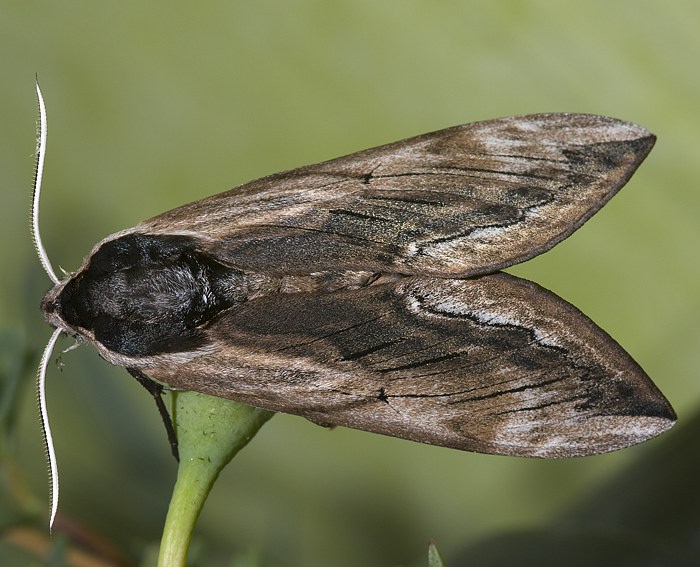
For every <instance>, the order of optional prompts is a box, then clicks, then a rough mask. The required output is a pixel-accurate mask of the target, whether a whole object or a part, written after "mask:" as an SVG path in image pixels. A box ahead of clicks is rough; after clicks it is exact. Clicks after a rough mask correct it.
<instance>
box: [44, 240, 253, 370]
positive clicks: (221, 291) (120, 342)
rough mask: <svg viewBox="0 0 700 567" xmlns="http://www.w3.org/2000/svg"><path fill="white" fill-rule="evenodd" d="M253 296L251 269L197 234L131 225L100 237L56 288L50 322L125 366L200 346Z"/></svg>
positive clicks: (47, 303) (47, 313)
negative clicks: (211, 248) (239, 266)
mask: <svg viewBox="0 0 700 567" xmlns="http://www.w3.org/2000/svg"><path fill="white" fill-rule="evenodd" d="M245 297H246V289H245V278H244V276H243V274H242V273H241V272H240V271H238V270H236V269H235V268H232V267H230V266H225V265H223V264H221V263H220V262H218V261H216V260H214V259H213V258H212V257H211V256H209V255H208V254H206V253H205V252H203V251H202V250H201V246H200V245H199V242H198V240H197V239H196V238H195V237H192V236H187V235H177V234H175V235H173V234H168V235H164V234H151V233H141V232H138V231H137V230H136V229H131V230H128V231H124V232H122V233H117V234H115V235H113V236H110V237H108V238H106V239H105V240H103V241H102V242H100V243H99V244H98V245H97V246H96V247H95V248H94V249H93V251H92V253H91V254H90V255H89V256H88V257H87V258H86V259H85V261H84V262H83V265H82V266H81V268H80V269H79V270H78V271H77V272H75V273H74V274H71V275H69V276H68V277H67V278H66V279H64V280H62V281H60V282H59V283H57V284H56V285H55V286H54V287H53V288H52V289H51V290H49V292H48V293H47V294H46V295H45V296H44V298H43V300H42V302H41V310H42V312H43V314H44V317H45V318H46V320H47V321H48V322H49V324H51V325H53V326H54V327H56V328H58V329H61V330H62V331H64V332H65V333H67V334H69V335H71V336H74V337H78V338H81V339H85V340H88V341H90V342H92V343H93V344H94V345H95V346H96V347H97V348H98V350H99V351H100V354H102V355H103V356H104V357H105V358H107V359H108V360H110V361H111V362H116V363H117V364H123V363H122V362H118V360H119V359H120V357H130V358H135V357H148V356H155V355H158V354H164V353H169V352H188V351H193V350H196V349H197V348H199V347H201V346H202V345H203V344H204V343H205V342H206V338H205V333H204V331H203V328H204V327H205V326H206V324H207V323H208V322H209V321H210V320H211V319H212V318H213V317H215V316H216V315H217V314H218V313H219V312H220V311H222V310H223V309H227V308H229V307H231V306H233V305H235V304H237V303H240V302H241V301H244V300H245Z"/></svg>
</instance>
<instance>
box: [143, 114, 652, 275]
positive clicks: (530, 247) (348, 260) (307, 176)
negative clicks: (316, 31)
mask: <svg viewBox="0 0 700 567" xmlns="http://www.w3.org/2000/svg"><path fill="white" fill-rule="evenodd" d="M653 143H654V136H653V135H652V134H651V133H649V132H648V131H647V130H645V129H643V128H641V127H639V126H636V125H634V124H630V123H627V122H622V121H619V120H614V119H611V118H604V117H600V116H593V115H580V114H544V115H532V116H520V117H511V118H504V119H499V120H490V121H486V122H477V123H474V124H467V125H464V126H457V127H454V128H448V129H446V130H441V131H439V132H435V133H432V134H426V135H423V136H418V137H416V138H411V139H408V140H404V141H401V142H396V143H394V144H389V145H387V146H381V147H378V148H374V149H371V150H366V151H363V152H359V153H357V154H352V155H349V156H346V157H343V158H338V159H335V160H331V161H328V162H324V163H321V164H318V165H313V166H308V167H303V168H300V169H297V170H292V171H288V172H284V173H280V174H277V175H273V176H270V177H266V178H263V179H260V180H258V181H253V182H251V183H248V184H246V185H243V186H241V187H239V188H237V189H234V190H231V191H229V192H227V193H222V194H220V195H215V196H213V197H210V198H207V199H204V200H202V201H198V202H195V203H192V204H189V205H185V206H184V207H181V208H179V209H174V210H173V211H170V212H167V213H164V214H162V215H160V216H158V217H155V218H154V219H151V220H150V221H146V222H145V223H143V225H142V226H143V227H145V228H146V229H148V230H154V231H156V232H157V231H158V230H162V229H164V230H185V231H188V232H195V233H196V232H198V231H201V232H202V234H203V235H205V236H206V238H207V239H208V240H210V242H211V252H212V253H213V254H215V255H216V256H217V257H219V258H222V259H225V260H227V261H230V262H232V263H233V264H234V265H236V266H237V267H239V268H241V269H244V270H250V271H256V272H263V273H270V272H272V273H277V274H281V273H286V274H307V273H310V272H318V271H325V270H370V271H377V272H393V273H403V274H421V275H438V276H450V277H466V276H471V275H477V274H482V273H488V272H491V271H494V270H496V269H500V268H502V267H505V266H508V265H511V264H514V263H517V262H520V261H523V260H525V259H528V258H531V257H533V256H535V255H537V254H539V253H541V252H543V251H545V250H547V249H549V248H551V247H552V246H553V245H554V244H556V243H557V242H559V241H561V240H562V239H564V238H566V237H567V236H568V235H569V234H571V233H572V232H573V231H574V230H575V229H576V228H578V227H579V226H580V225H581V224H583V223H584V222H585V221H586V220H587V219H588V218H589V217H590V216H591V215H593V214H594V213H595V212H596V211H597V210H598V209H599V208H600V207H602V206H603V205H604V204H605V203H606V202H607V200H608V199H610V198H611V197H612V196H613V195H614V194H615V193H616V192H617V190H619V189H620V188H621V187H622V186H623V185H624V184H625V183H626V181H627V180H628V179H629V177H630V176H631V175H632V173H633V172H634V170H635V169H636V168H637V166H638V165H639V163H641V161H642V160H643V159H644V157H645V156H646V155H647V153H648V152H649V151H650V149H651V147H652V146H653Z"/></svg>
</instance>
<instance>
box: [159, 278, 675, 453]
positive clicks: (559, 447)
mask: <svg viewBox="0 0 700 567" xmlns="http://www.w3.org/2000/svg"><path fill="white" fill-rule="evenodd" d="M207 336H208V339H209V341H210V343H209V344H210V345H211V354H206V355H204V356H200V357H198V358H194V359H191V360H189V361H187V360H183V361H182V363H181V364H179V365H173V364H170V363H168V364H165V365H163V367H162V368H160V367H158V366H157V365H156V366H155V367H152V368H149V369H148V373H149V375H151V376H152V377H154V378H156V379H158V380H161V381H163V382H165V383H168V384H170V385H172V386H176V387H178V386H180V387H184V388H186V389H190V390H192V389H195V390H198V391H202V392H205V393H210V394H213V395H216V396H220V397H228V398H231V399H235V400H239V401H241V402H244V403H248V404H251V405H255V406H259V407H262V408H267V409H272V410H279V411H283V412H287V413H295V414H298V415H302V416H304V417H307V418H309V419H311V420H313V421H316V422H319V423H323V424H335V425H344V426H348V427H353V428H357V429H363V430H367V431H373V432H377V433H383V434H387V435H392V436H395V437H402V438H406V439H412V440H415V441H420V442H424V443H431V444H436V445H443V446H448V447H455V448H458V449H466V450H471V451H480V452H485V453H497V454H508V455H520V456H540V457H570V456H577V455H587V454H594V453H601V452H606V451H611V450H614V449H619V448H622V447H625V446H628V445H632V444H634V443H638V442H641V441H643V440H645V439H648V438H650V437H653V436H655V435H658V434H659V433H661V432H663V431H665V430H666V429H668V428H669V427H671V425H673V423H674V420H675V415H674V413H673V410H672V409H671V407H670V406H669V404H668V402H667V401H666V400H665V399H664V397H663V396H662V395H661V393H660V392H659V391H658V390H657V389H656V387H655V386H654V385H653V383H652V382H651V381H650V380H649V378H648V377H647V376H646V374H645V373H644V372H643V370H642V369H641V368H640V367H639V366H638V365H637V364H636V363H635V362H634V361H633V360H632V358H631V357H630V356H629V355H628V354H627V353H626V352H625V351H624V350H622V348H621V347H620V346H619V345H618V344H617V343H615V341H613V340H612V339H611V338H610V337H609V336H608V335H607V334H605V332H604V331H602V330H601V329H600V328H598V327H597V326H596V325H595V324H594V323H593V322H592V321H590V319H588V318H587V317H586V316H585V315H583V314H582V313H581V312H579V311H578V310H577V309H576V308H575V307H573V306H571V305H570V304H568V303H567V302H565V301H563V300H562V299H560V298H559V297H557V296H556V295H554V294H552V293H551V292H549V291H547V290H545V289H543V288H541V287H539V286H538V285H536V284H534V283H532V282H529V281H527V280H522V279H519V278H515V277H513V276H509V275H507V274H504V273H496V274H491V275H487V276H483V277H480V278H476V279H464V280H447V279H439V278H420V277H409V278H400V279H399V280H398V281H390V282H387V283H383V284H382V283H375V284H374V285H372V286H369V287H365V288H360V289H355V290H346V291H337V292H334V293H330V294H313V293H297V294H275V295H268V296H264V297H260V298H258V299H254V300H251V301H249V302H247V303H245V304H242V305H240V306H238V307H236V308H233V309H231V310H230V311H228V312H225V313H223V314H222V315H221V316H220V317H219V319H218V320H216V321H215V322H213V323H212V324H211V325H210V326H209V328H208V329H207Z"/></svg>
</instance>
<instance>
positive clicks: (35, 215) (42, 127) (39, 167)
mask: <svg viewBox="0 0 700 567" xmlns="http://www.w3.org/2000/svg"><path fill="white" fill-rule="evenodd" d="M36 96H37V100H38V102H39V125H38V129H37V133H36V134H37V135H36V164H35V168H34V189H33V191H32V222H31V232H32V241H33V242H34V248H35V250H36V253H37V254H38V256H39V260H40V261H41V265H42V266H43V268H44V271H45V272H46V273H47V274H48V276H49V278H51V281H52V282H53V283H54V284H57V283H58V282H59V280H58V277H56V272H54V270H53V266H52V265H51V261H50V260H49V257H48V255H47V254H46V250H45V249H44V245H43V243H42V242H41V234H40V233H39V197H40V196H41V180H42V177H43V173H44V156H45V155H46V106H45V105H44V97H43V96H41V89H40V88H39V81H38V80H37V81H36Z"/></svg>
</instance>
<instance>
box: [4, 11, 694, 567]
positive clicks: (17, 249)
mask: <svg viewBox="0 0 700 567" xmlns="http://www.w3.org/2000/svg"><path fill="white" fill-rule="evenodd" d="M698 30H700V4H699V3H698V2H696V1H692V0H685V1H682V0H681V1H676V2H673V3H671V2H667V3H661V2H657V1H653V0H642V1H635V2H632V1H629V2H622V1H619V2H610V1H608V0H589V1H587V2H577V3H573V2H558V1H555V0H549V1H545V0H542V1H520V2H519V1H491V2H457V1H449V0H442V1H440V0H430V1H429V0H424V1H399V0H389V1H382V2H379V1H376V0H374V1H372V0H355V1H352V2H347V1H342V0H341V1H335V2H325V1H321V0H304V1H291V2H290V1H283V0H259V1H257V2H235V1H228V2H225V1H221V0H214V1H212V2H206V3H199V4H195V3H185V2H164V1H162V0H155V1H152V2H140V1H139V2H137V1H134V0H128V1H122V2H118V3H117V2H92V1H71V0H67V1H62V2H40V1H36V0H30V1H24V2H10V1H9V0H4V1H2V3H0V69H1V70H2V83H3V84H2V87H1V88H0V116H1V117H2V118H1V120H0V124H1V126H2V134H1V136H0V185H1V187H2V206H0V227H1V230H2V245H1V247H0V254H1V256H0V265H2V267H3V272H4V273H3V277H2V279H1V281H0V285H1V286H2V289H1V294H0V325H1V329H0V354H1V357H2V358H1V362H2V367H1V368H0V370H1V371H2V380H3V382H2V388H3V390H2V396H3V399H2V400H0V410H1V412H2V413H0V417H2V420H3V421H2V426H3V428H4V431H3V432H2V433H3V438H2V439H3V440H2V455H3V462H4V463H5V465H4V466H5V468H4V469H3V471H4V472H3V475H4V476H3V480H4V481H5V482H4V483H3V486H2V494H0V528H2V529H3V535H2V537H0V563H2V564H3V565H15V564H16V565H25V564H26V565H30V564H37V565H41V564H42V562H37V563H31V560H30V559H29V554H27V553H24V552H20V551H18V548H17V546H15V545H13V544H12V543H11V542H12V541H15V539H13V538H14V537H15V536H16V535H17V533H20V534H22V533H24V532H22V530H19V532H18V530H17V526H18V525H27V526H29V527H33V528H36V531H34V532H31V531H30V533H31V534H32V537H36V538H39V540H41V538H42V537H44V536H45V535H46V530H45V524H44V519H41V520H39V521H36V522H35V523H33V524H32V523H31V522H30V523H29V524H22V522H21V520H22V519H23V518H24V517H25V516H23V514H25V513H26V511H27V507H28V506H29V508H31V507H32V506H34V507H36V506H38V510H39V512H41V513H44V511H45V508H44V506H46V507H48V496H47V488H46V474H45V465H44V460H43V448H42V445H41V439H40V431H39V427H38V424H37V418H36V411H35V403H34V401H33V386H32V377H33V372H34V368H35V364H36V362H38V358H39V356H40V352H41V350H42V349H43V346H44V344H45V342H46V340H47V339H48V336H49V334H50V329H49V328H48V326H47V325H46V324H45V323H44V322H43V320H42V318H41V315H40V313H39V310H38V308H37V306H38V303H39V300H40V298H41V296H42V294H43V293H44V292H45V291H46V290H47V289H48V287H49V281H48V279H47V277H46V276H45V274H44V273H43V271H42V270H41V267H40V265H39V262H38V260H37V259H36V257H35V255H34V251H33V249H32V245H31V242H30V238H29V230H28V210H29V195H30V189H31V178H32V171H33V159H34V158H33V152H34V137H35V133H34V125H35V110H36V107H35V99H34V84H33V81H34V74H35V73H38V76H39V78H40V81H41V84H42V89H43V92H44V96H45V98H46V102H47V106H48V112H49V145H48V153H47V161H46V170H45V182H44V198H43V204H42V223H41V224H42V234H43V237H44V241H45V244H46V247H47V249H48V252H49V255H50V257H51V259H52V261H53V263H54V266H62V267H63V268H65V269H66V270H71V269H75V268H77V267H78V266H79V264H80V262H81V259H82V257H83V256H84V255H85V254H87V253H88V252H89V250H90V248H91V247H92V245H93V244H94V243H95V242H96V241H97V240H99V239H101V238H102V237H104V236H106V235H108V234H110V233H112V232H115V231H117V230H119V229H122V228H126V227H130V226H132V225H134V224H136V223H137V222H138V221H139V220H142V219H145V218H148V217H150V216H153V215H155V214H157V213H159V212H162V211H165V210H167V209H169V208H172V207H174V206H176V205H179V204H182V203H185V202H189V201H192V200H195V199H198V198H201V197H204V196H206V195H210V194H213V193H217V192H220V191H223V190H225V189H228V188H230V187H233V186H235V185H238V184H240V183H243V182H245V181H248V180H250V179H253V178H256V177H259V176H262V175H265V174H269V173H273V172H275V171H279V170H282V169H286V168H290V167H295V166H299V165H303V164H307V163H313V162H318V161H321V160H325V159H329V158H332V157H335V156H338V155H342V154H346V153H350V152H353V151H357V150H360V149H364V148H367V147H371V146H374V145H378V144H382V143H385V142H390V141H394V140H397V139H401V138H404V137H408V136H412V135H415V134H419V133H423V132H428V131H432V130H436V129H439V128H443V127H447V126H451V125H454V124H459V123H464V122H471V121H474V120H480V119H487V118H493V117H498V116H505V115H511V114H521V113H530V112H552V111H574V112H592V113H598V114H605V115H610V116H615V117H618V118H623V119H626V120H631V121H634V122H637V123H639V124H641V125H643V126H645V127H647V128H649V129H650V130H652V131H653V132H655V133H656V134H657V135H658V142H657V146H656V148H655V149H654V150H653V152H652V153H651V155H650V156H649V158H648V159H647V161H646V162H645V163H644V164H643V165H642V166H641V168H640V170H639V171H638V172H637V174H636V175H635V177H634V178H633V179H632V181H631V182H630V184H629V185H628V186H627V187H626V188H625V189H624V190H623V191H622V193H621V194H620V195H618V196H617V197H616V198H615V199H613V201H612V202H611V203H610V204H608V205H607V206H606V207H605V209H604V210H603V211H601V212H600V213H598V214H597V215H596V216H595V217H594V218H593V219H592V220H591V221H589V222H588V223H587V224H586V225H585V226H584V227H583V228H582V229H581V230H580V231H578V232H577V233H576V234H575V235H574V236H572V237H571V238H570V239H569V240H567V241H565V242H563V243H562V244H560V245H558V246H557V247H556V248H555V249H553V250H552V251H550V252H548V253H547V254H545V255H544V256H541V257H539V258H536V259H534V260H532V261H530V262H528V263H527V264H525V265H521V266H518V267H516V268H513V269H512V270H510V271H512V272H513V273H515V274H517V275H521V276H525V277H528V278H531V279H534V280H535V281H537V282H538V283H540V284H542V285H544V286H545V287H547V288H549V289H551V290H553V291H555V292H556V293H558V294H559V295H561V296H562V297H564V298H565V299H567V300H569V301H571V302H572V303H574V304H575V305H576V306H578V307H579V308H580V309H582V310H583V311H584V312H585V313H586V314H588V315H589V316H590V317H591V318H592V319H593V320H595V321H596V322H597V323H598V324H599V325H601V326H602V327H603V328H604V329H606V330H607V331H608V332H609V333H610V334H611V335H612V336H613V337H615V338H616V339H617V340H618V341H619V342H620V343H621V344H622V345H623V346H624V347H625V348H626V349H627V350H628V351H629V352H630V353H631V354H632V355H633V356H634V357H635V358H636V359H637V360H638V361H639V362H640V364H641V365H642V366H643V367H644V368H645V369H646V370H647V372H648V373H649V374H650V375H651V376H652V378H653V379H654V380H655V382H656V383H657V384H658V386H659V387H660V388H661V390H662V391H663V392H664V393H665V394H666V396H667V397H668V398H669V399H670V400H671V402H672V404H673V405H674V407H675V408H676V410H677V412H678V415H679V424H678V425H677V427H676V428H675V429H674V430H672V431H671V432H669V433H668V434H666V435H663V436H662V437H660V438H658V439H656V440H653V441H651V442H648V443H646V444H643V445H641V446H638V447H634V448H631V449H628V450H625V451H622V452H619V453H615V454H610V455H604V456H599V457H591V458H586V459H575V460H566V461H557V462H551V461H539V460H524V459H515V458H505V457H495V456H485V455H476V454H470V453H462V452H459V451H454V450H449V449H442V448H435V447H428V446H422V445H419V444H415V443H411V442H407V441H400V440H396V439H391V438H384V437H380V436H377V435H372V434H368V433H362V432H356V431H350V430H345V429H342V428H339V429H335V430H326V429H323V428H320V427H317V426H315V425H312V424H311V423H308V422H306V421H304V420H303V419H300V418H296V417H290V416H284V415H278V416H275V418H273V419H272V420H271V422H270V423H269V424H267V425H266V426H265V427H264V428H263V429H262V431H261V433H260V434H259V435H258V437H257V438H256V439H255V440H254V441H253V442H252V443H251V445H250V446H249V447H247V448H246V449H245V450H244V451H243V452H242V453H241V454H240V455H239V456H238V457H237V459H236V460H234V462H233V463H232V464H231V465H230V466H229V467H228V468H227V469H226V470H225V471H224V473H223V475H222V477H221V478H220V480H219V482H218V484H217V486H216V487H215V488H214V492H213V494H212V497H211V498H210V501H209V502H208V505H207V507H206V508H205V510H204V513H203V515H202V518H201V520H200V524H199V529H198V531H197V534H196V538H195V547H194V549H193V554H192V559H193V564H197V565H237V566H243V565H275V566H302V565H303V566H312V567H313V566H328V565H333V566H339V567H345V566H358V565H362V566H373V565H377V566H393V565H407V566H408V565H425V564H426V556H427V542H428V540H429V539H434V540H436V541H437V543H438V545H439V548H440V550H441V552H442V554H443V556H444V558H445V560H446V562H447V564H448V566H453V567H454V566H455V565H466V564H470V565H507V564H514V563H515V562H517V563H518V564H521V565H561V564H564V563H566V564H568V565H578V564H579V563H578V562H579V561H580V564H592V563H593V564H597V565H608V564H609V565H693V564H697V563H695V562H694V558H696V557H698V556H699V553H700V508H699V507H698V505H699V504H700V497H699V496H698V490H697V486H696V484H697V480H698V477H699V476H698V475H699V474H700V470H699V469H700V467H699V466H698V455H699V454H700V451H699V449H700V413H699V410H700V381H699V380H698V375H699V371H698V368H699V367H700V348H699V343H700V341H699V339H700V330H699V329H698V322H697V321H698V319H697V317H698V313H699V307H700V299H699V295H698V285H697V282H698V281H699V279H698V276H699V275H700V274H699V271H700V267H699V263H698V251H697V244H698V236H699V235H700V224H699V222H698V215H699V213H700V195H699V193H698V190H697V187H698V179H699V178H700V159H699V158H698V150H699V149H700V144H699V143H698V141H699V133H700V112H699V110H700V73H699V72H698V61H700V33H699V31H698ZM59 345H61V346H62V347H63V348H65V347H67V346H69V345H70V342H69V341H66V340H64V341H63V342H60V343H59ZM62 358H63V362H64V363H65V368H64V371H63V372H62V373H61V372H59V371H58V369H57V368H56V366H55V365H51V366H50V368H49V376H48V396H49V411H50V413H51V418H52V420H51V422H52V425H53V429H54V435H55V438H56V448H57V451H58V456H59V466H60V472H61V480H62V483H61V507H60V511H61V514H62V515H63V516H64V518H66V519H67V520H70V522H72V523H73V526H74V528H75V529H76V530H83V529H87V530H90V531H91V532H94V533H95V534H99V535H100V537H101V538H103V540H104V541H105V542H109V545H111V546H113V547H114V548H115V549H117V550H118V553H119V554H121V556H122V557H124V558H125V559H126V564H136V565H138V564H141V565H148V564H149V561H151V560H152V555H149V554H152V553H153V551H154V549H155V548H156V547H157V542H158V539H159V535H160V528H161V525H162V521H163V518H164V514H165V510H166V507H167V503H168V497H169V492H170V489H171V487H172V484H173V481H174V475H175V472H176V466H175V463H174V461H173V459H172V458H171V456H170V454H169V448H168V445H167V443H166V439H165V433H164V431H163V427H162V424H161V423H160V419H159V417H158V415H157V413H156V411H155V408H154V407H153V403H152V400H151V399H149V397H148V395H147V394H146V393H145V392H144V391H143V390H142V389H141V387H140V386H138V385H137V384H136V382H135V381H134V380H133V379H131V378H130V377H129V376H128V375H127V373H126V372H125V371H124V370H123V369H118V368H113V367H110V366H109V365H108V364H107V363H105V362H104V361H102V360H101V359H99V358H98V356H97V355H96V354H95V352H94V349H92V348H90V347H89V346H84V347H82V348H80V349H78V350H75V351H72V352H70V353H68V354H65V355H64V356H63V357H62ZM14 385H18V387H19V396H18V400H17V401H18V405H14V406H13V408H14V410H15V411H14V412H13V411H11V410H10V409H9V408H8V407H7V406H8V403H9V401H12V400H14V398H13V396H12V395H11V388H12V387H13V386H14ZM8 466H16V467H17V469H16V470H18V471H19V472H18V475H19V478H20V479H21V481H23V482H26V485H27V488H28V490H29V494H30V496H26V495H25V496H21V497H19V496H18V495H17V494H13V490H14V491H16V490H17V488H16V487H17V483H16V482H15V484H13V481H12V480H11V477H8V476H7V475H8V473H7V470H8V469H7V467H8ZM20 484H21V482H20ZM8 487H9V488H8ZM13 487H14V488H13ZM16 498H19V500H20V503H18V502H17V501H16ZM22 502H24V504H22ZM28 502H29V503H30V504H31V505H28V504H27V503H28ZM18 522H19V524H18ZM12 526H14V531H13V530H9V527H12ZM8 530H9V531H8ZM8 534H9V535H8ZM63 537H64V536H61V535H58V536H57V537H56V538H54V542H57V543H61V542H63V543H64V544H65V543H66V542H65V540H64V539H63ZM32 541H34V540H32ZM39 542H40V543H41V541H39ZM25 547H28V548H30V549H36V548H37V547H38V544H36V545H35V544H34V543H32V544H30V545H28V546H25ZM95 565H96V564H95Z"/></svg>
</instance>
